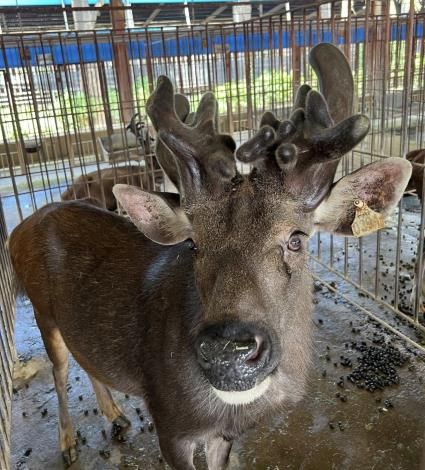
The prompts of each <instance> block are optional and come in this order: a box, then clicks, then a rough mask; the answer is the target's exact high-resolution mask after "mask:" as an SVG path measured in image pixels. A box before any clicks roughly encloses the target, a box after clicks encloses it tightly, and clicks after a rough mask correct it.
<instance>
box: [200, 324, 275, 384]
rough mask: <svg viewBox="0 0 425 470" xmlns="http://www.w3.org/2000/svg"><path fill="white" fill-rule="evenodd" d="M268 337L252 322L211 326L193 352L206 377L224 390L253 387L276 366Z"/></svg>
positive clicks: (205, 330) (204, 331)
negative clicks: (251, 323)
mask: <svg viewBox="0 0 425 470" xmlns="http://www.w3.org/2000/svg"><path fill="white" fill-rule="evenodd" d="M272 349H273V348H272V341H271V340H270V336H269V335H268V334H267V333H266V332H265V331H263V330H262V329H260V328H258V327H256V326H255V325H250V324H245V323H240V322H229V323H221V324H216V325H211V326H209V327H207V328H206V329H204V330H203V331H202V332H201V333H200V335H199V336H198V339H197V343H196V352H197V356H198V361H199V364H200V365H201V367H202V369H203V372H204V374H205V376H206V378H207V379H208V380H209V382H210V383H211V385H213V387H215V388H217V389H218V390H223V391H244V390H249V389H251V388H253V387H254V386H255V385H256V384H257V383H259V382H260V381H262V380H263V379H264V378H266V377H267V375H269V373H270V372H271V371H272V370H273V369H274V367H275V365H276V364H275V361H273V360H272V358H273V351H272Z"/></svg>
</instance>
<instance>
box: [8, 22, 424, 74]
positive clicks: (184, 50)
mask: <svg viewBox="0 0 425 470" xmlns="http://www.w3.org/2000/svg"><path fill="white" fill-rule="evenodd" d="M406 29H407V28H406V25H393V27H392V28H391V39H392V40H403V39H405V38H406V32H407V31H406ZM72 35H73V33H69V36H70V37H72ZM414 35H415V37H416V38H422V37H423V24H422V23H421V24H417V25H416V28H415V31H414ZM133 37H134V39H131V40H130V42H129V45H128V54H129V57H130V58H135V59H136V58H145V57H146V40H144V35H143V34H140V36H138V37H136V36H133ZM109 39H110V37H109V36H108V37H107V40H108V42H102V34H101V33H100V34H98V35H97V41H96V43H95V42H94V41H93V42H90V40H88V39H87V38H85V40H84V43H82V44H77V43H76V42H74V43H67V41H68V40H67V39H66V38H65V37H64V38H62V40H61V43H59V44H58V41H55V37H54V35H52V36H51V37H50V38H49V41H47V39H46V40H45V42H46V43H47V42H51V43H52V45H48V44H45V45H42V46H29V47H28V49H27V51H28V52H29V57H30V58H31V59H30V62H31V65H37V64H38V63H39V62H40V59H43V57H48V58H49V60H51V61H52V63H53V64H56V65H63V64H79V63H90V62H96V61H111V60H112V45H111V43H110V42H109ZM364 40H365V29H364V28H356V29H353V30H352V32H351V42H352V43H362V42H364ZM224 41H225V43H226V44H227V47H228V48H229V50H230V51H231V52H244V51H247V50H249V51H260V50H264V49H268V48H270V47H271V48H278V47H279V46H280V45H282V46H283V48H289V47H291V34H290V33H289V32H287V31H284V32H282V33H281V37H279V32H277V31H276V32H273V33H271V37H270V35H269V33H268V32H264V33H260V32H256V33H248V34H246V35H244V34H243V33H236V34H231V35H226V36H225V38H224ZM331 41H332V33H331V32H330V31H325V32H323V33H320V34H317V31H316V30H314V31H313V30H311V31H307V32H297V33H296V34H295V43H296V45H297V46H305V45H308V46H310V45H314V44H317V43H318V42H331ZM222 42H223V37H222V36H221V35H220V34H217V35H215V36H214V35H213V34H212V37H210V40H209V44H208V48H207V45H206V44H205V42H204V41H202V39H201V38H200V37H199V36H198V37H196V36H195V37H191V36H183V37H181V38H179V39H176V38H168V39H166V40H165V41H164V42H162V41H160V40H158V41H155V40H154V41H153V43H152V44H151V50H150V54H151V57H175V56H178V55H180V56H185V55H189V54H194V55H200V54H206V53H207V52H211V51H212V50H213V49H214V48H216V46H220V45H221V44H222ZM337 42H338V44H343V43H344V37H343V36H338V38H337ZM23 65H24V64H23V61H22V59H21V56H20V53H19V49H18V48H17V47H6V48H3V49H1V50H0V68H5V67H22V66H23Z"/></svg>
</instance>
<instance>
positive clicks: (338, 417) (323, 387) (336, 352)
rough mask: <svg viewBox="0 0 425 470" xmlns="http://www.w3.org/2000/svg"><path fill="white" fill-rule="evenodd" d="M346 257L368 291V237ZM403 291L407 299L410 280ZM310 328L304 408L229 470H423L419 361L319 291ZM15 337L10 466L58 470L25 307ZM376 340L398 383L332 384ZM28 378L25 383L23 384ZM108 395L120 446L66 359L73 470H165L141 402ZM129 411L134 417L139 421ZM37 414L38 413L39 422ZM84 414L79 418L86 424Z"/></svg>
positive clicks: (40, 356)
mask: <svg viewBox="0 0 425 470" xmlns="http://www.w3.org/2000/svg"><path fill="white" fill-rule="evenodd" d="M410 204H411V202H410ZM395 217H396V216H395ZM417 218H418V207H417V205H416V206H415V204H413V206H412V207H411V208H410V209H409V210H408V211H407V212H406V213H405V215H404V219H403V220H404V223H403V226H404V227H406V230H405V231H404V232H403V236H404V237H405V238H403V240H404V242H403V243H404V245H403V246H405V247H408V248H406V249H404V254H403V257H404V258H403V259H404V260H405V263H406V264H405V265H403V267H402V271H401V272H400V274H404V275H405V276H407V277H405V279H410V277H411V275H412V269H413V265H412V264H411V258H412V256H413V251H414V247H415V246H416V243H411V242H412V241H415V240H416V238H415V237H417V235H418V230H417ZM394 237H395V232H394V231H393V230H392V229H389V230H384V231H382V239H383V244H382V253H383V254H384V260H385V261H384V262H383V266H382V270H383V272H385V271H388V272H387V274H386V276H385V277H383V278H382V279H381V281H380V284H379V289H378V291H379V292H382V295H387V294H388V296H389V298H391V289H392V287H391V284H392V280H393V278H394V275H395V274H394V269H393V267H392V266H391V262H392V261H391V260H392V258H393V257H394V256H395V253H394V252H395V250H394V240H395V238H394ZM341 240H342V239H341ZM341 240H336V241H335V244H334V255H335V263H336V264H338V263H339V262H340V261H337V260H338V258H339V257H340V260H342V259H343V250H344V249H347V247H346V246H345V245H344V243H343V242H342V241H341ZM328 243H329V242H328V241H327V239H326V238H323V239H322V247H323V252H324V253H326V252H327V250H328V246H327V244H328ZM312 246H314V243H313V245H312ZM348 249H349V253H348V257H349V273H350V275H351V276H352V277H353V278H355V276H356V275H357V273H358V271H359V269H358V263H357V260H358V255H359V253H363V258H364V271H366V273H364V282H365V285H371V284H370V283H371V282H373V280H374V266H375V258H374V256H369V254H374V253H376V239H375V238H373V237H367V238H366V239H365V240H364V242H363V244H362V245H361V246H359V245H358V242H357V241H353V240H351V241H350V243H349V246H348ZM407 261H409V263H410V265H409V263H408V262H407ZM409 266H410V267H409ZM319 274H320V275H321V276H322V277H324V278H326V279H327V280H328V281H330V280H331V279H333V278H331V277H329V275H328V274H327V273H326V272H325V270H322V271H321V272H320V273H319ZM335 279H336V278H335ZM335 282H336V283H335V286H336V288H337V290H338V292H340V293H343V294H347V295H348V294H349V293H350V292H352V289H350V288H349V287H348V286H347V285H346V284H345V283H343V282H342V281H339V280H338V279H336V281H335ZM402 287H403V289H405V290H406V291H408V289H409V282H406V283H405V285H403V286H402ZM410 288H411V285H410ZM357 300H358V302H359V303H364V304H365V306H366V303H367V302H369V301H368V299H367V298H365V297H358V299H357ZM375 307H376V305H375ZM375 310H377V311H378V313H379V314H380V315H381V316H382V317H383V318H386V319H387V320H389V321H390V322H391V323H392V324H393V325H394V326H396V327H397V328H398V329H399V330H402V331H404V332H406V333H409V334H410V335H411V336H413V337H414V338H415V339H416V340H417V341H419V342H422V343H423V344H425V338H424V337H423V336H422V335H421V334H419V333H416V334H415V333H414V331H413V330H412V328H410V327H409V326H408V324H407V323H406V322H403V321H401V320H399V319H396V318H395V317H394V316H393V315H392V314H390V313H388V312H385V311H384V310H383V309H378V308H375ZM313 322H314V325H315V328H314V344H315V354H314V363H313V367H312V370H311V378H310V383H309V387H308V390H307V393H306V396H305V398H304V400H303V401H302V402H300V403H299V404H298V405H296V406H295V407H293V408H291V409H288V410H287V412H286V413H285V414H282V415H279V416H276V417H275V419H273V420H272V421H269V422H265V423H263V424H262V425H260V426H258V427H256V428H255V429H252V430H250V431H249V432H247V433H246V434H245V436H244V437H243V438H242V439H241V440H240V441H239V442H237V443H236V444H235V446H234V449H233V451H232V454H231V463H230V469H233V470H236V469H250V470H251V469H252V470H281V469H291V470H292V469H293V470H295V469H303V470H328V469H329V470H330V469H338V470H351V469H352V470H357V469H371V470H372V469H375V470H392V469H393V470H396V469H397V470H419V469H420V470H423V469H425V460H422V459H425V455H424V456H423V454H424V449H425V406H424V404H425V359H424V357H423V356H422V355H420V354H418V353H417V352H416V351H415V350H414V349H413V348H411V347H406V344H405V343H404V342H403V341H401V340H400V339H398V337H396V336H393V335H390V334H388V333H386V332H384V331H383V330H382V328H380V327H379V326H378V325H377V324H376V323H374V322H371V321H368V320H367V317H366V316H365V315H364V314H363V313H361V312H360V311H359V310H357V309H355V308H353V306H352V305H351V304H349V303H348V302H347V301H345V300H341V298H340V297H338V296H336V295H335V294H333V293H331V292H329V291H328V290H327V289H326V288H317V290H316V293H315V309H314V314H313ZM353 329H354V331H353ZM16 330H17V349H18V355H19V358H20V359H21V361H22V362H23V363H24V364H27V366H26V368H24V369H23V370H22V375H23V376H25V377H26V378H25V379H21V380H17V381H16V388H17V389H18V390H17V392H16V393H15V394H14V399H13V429H12V452H13V466H14V468H19V469H22V470H24V469H31V470H49V469H61V468H62V461H61V455H60V452H59V447H58V435H57V421H58V420H57V398H56V394H55V391H54V388H53V379H52V376H51V372H50V364H49V361H48V359H47V357H46V354H45V351H44V348H43V346H42V343H41V340H40V336H39V332H38V329H37V326H36V324H35V321H34V318H33V315H32V308H31V305H30V304H29V303H28V301H22V302H21V303H20V306H19V310H18V314H17V329H16ZM381 336H383V337H384V339H385V341H386V342H388V341H391V342H392V344H393V345H394V346H396V347H397V348H399V349H400V350H401V351H402V352H403V353H404V354H405V355H406V356H407V357H408V361H407V363H406V364H405V365H404V366H403V367H400V368H398V373H399V375H400V383H399V385H397V386H390V387H387V388H385V389H384V390H383V391H380V392H375V393H373V394H372V393H370V392H367V391H365V390H362V389H359V388H357V387H356V386H354V385H352V384H351V383H350V382H348V381H347V380H345V381H344V386H343V387H340V386H338V385H337V383H338V382H339V381H340V377H341V376H345V377H346V376H347V375H348V374H349V373H350V372H351V369H350V368H349V367H348V368H347V367H343V366H342V365H341V363H340V356H341V355H343V356H345V357H347V358H349V359H350V360H351V361H352V363H353V367H355V366H356V363H357V362H356V361H357V358H358V357H359V352H358V351H357V350H356V349H355V348H353V347H352V344H351V343H352V342H353V341H355V342H357V343H360V342H361V341H365V342H366V343H367V344H368V345H369V344H370V345H372V344H373V343H372V342H373V340H374V339H376V338H377V337H381ZM328 348H329V349H328ZM327 356H329V359H327ZM33 374H35V375H34V376H33V377H32V378H28V376H31V375H33ZM80 396H81V397H82V400H80V399H79V397H80ZM116 397H117V400H118V401H119V403H120V404H121V405H122V407H123V409H124V412H125V413H126V415H127V417H128V418H130V420H131V422H132V427H131V429H130V431H129V432H128V434H127V439H126V441H125V442H121V443H119V442H114V441H113V440H112V439H111V436H110V428H111V426H110V424H109V423H107V422H106V420H105V418H104V417H102V416H100V415H99V414H95V412H94V411H93V410H94V409H95V408H97V406H98V405H97V403H96V401H95V398H94V394H93V392H92V389H91V386H90V384H89V381H88V379H87V377H86V375H85V373H84V372H83V371H82V370H81V369H80V368H79V366H78V365H77V364H76V363H75V361H71V368H70V375H69V402H70V403H69V405H70V411H71V415H72V417H73V420H74V424H75V429H76V431H77V430H78V431H79V435H80V438H79V462H78V463H77V464H75V465H74V466H73V467H72V470H76V469H84V470H108V469H117V468H119V469H128V468H131V469H162V468H166V465H165V464H164V463H163V462H162V461H161V458H160V451H159V448H158V443H157V439H156V434H155V430H153V431H152V432H150V431H149V426H148V423H149V421H150V418H149V415H148V413H147V412H146V409H145V408H144V405H143V403H142V401H141V400H140V399H139V398H137V397H128V398H127V397H125V396H123V395H122V394H119V393H117V394H116ZM385 400H390V402H391V405H392V406H387V405H386V404H385ZM136 408H140V409H141V414H142V415H143V421H142V420H141V419H140V418H139V416H138V414H137V412H136ZM44 410H47V413H44V414H45V416H44V417H43V416H42V412H43V411H44ZM85 411H87V412H88V413H87V416H86V415H85ZM23 413H25V416H24V415H23ZM142 426H143V432H142V431H141V427H142ZM102 430H105V431H106V437H104V435H103V434H102ZM103 451H107V452H103ZM421 462H422V463H421ZM196 464H197V468H199V469H200V470H202V469H205V468H206V465H205V461H204V459H203V456H202V453H199V454H198V455H197V458H196Z"/></svg>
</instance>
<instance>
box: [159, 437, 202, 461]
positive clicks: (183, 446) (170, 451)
mask: <svg viewBox="0 0 425 470" xmlns="http://www.w3.org/2000/svg"><path fill="white" fill-rule="evenodd" d="M160 436H161V432H160V430H159V429H158V438H159V447H160V448H161V452H162V455H163V456H164V459H165V461H166V462H167V463H168V465H170V467H171V468H172V469H173V470H196V469H195V467H194V465H193V452H194V450H195V447H196V446H195V443H194V442H192V441H188V440H187V439H177V438H169V435H168V436H167V434H166V437H165V438H164V437H160Z"/></svg>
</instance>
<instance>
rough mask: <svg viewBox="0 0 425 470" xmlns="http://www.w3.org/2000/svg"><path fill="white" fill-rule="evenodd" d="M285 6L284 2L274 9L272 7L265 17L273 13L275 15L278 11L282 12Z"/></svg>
mask: <svg viewBox="0 0 425 470" xmlns="http://www.w3.org/2000/svg"><path fill="white" fill-rule="evenodd" d="M285 6H286V4H285V2H283V3H281V4H279V5H276V6H275V7H273V8H272V9H270V10H269V11H268V12H267V13H266V15H267V16H268V15H274V14H275V13H277V12H278V11H280V10H283V9H284V8H285Z"/></svg>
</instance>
